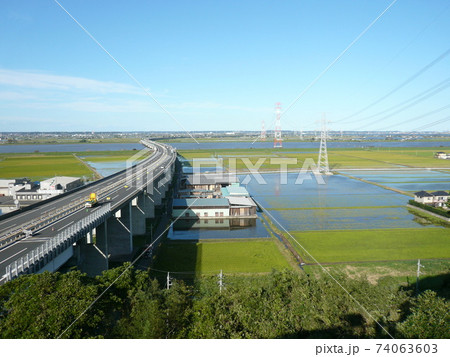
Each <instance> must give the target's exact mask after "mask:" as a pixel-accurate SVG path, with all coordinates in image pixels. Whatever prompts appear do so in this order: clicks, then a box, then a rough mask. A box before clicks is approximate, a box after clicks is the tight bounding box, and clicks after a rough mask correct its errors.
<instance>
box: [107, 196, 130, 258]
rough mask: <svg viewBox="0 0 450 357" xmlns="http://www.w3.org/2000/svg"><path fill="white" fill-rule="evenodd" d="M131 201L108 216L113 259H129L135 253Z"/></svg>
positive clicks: (110, 250)
mask: <svg viewBox="0 0 450 357" xmlns="http://www.w3.org/2000/svg"><path fill="white" fill-rule="evenodd" d="M132 219H133V218H132V213H131V202H129V203H128V204H126V205H125V206H123V207H122V208H121V209H120V210H119V211H117V212H116V213H115V214H114V215H112V216H111V217H110V218H108V232H107V234H108V243H109V252H110V254H111V259H112V260H115V261H127V260H129V258H130V256H131V254H132V253H133V229H132Z"/></svg>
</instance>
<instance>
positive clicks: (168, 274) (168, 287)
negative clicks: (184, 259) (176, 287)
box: [166, 272, 172, 290]
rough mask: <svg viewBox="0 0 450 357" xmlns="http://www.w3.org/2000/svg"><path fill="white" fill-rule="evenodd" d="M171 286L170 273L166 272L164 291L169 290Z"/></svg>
mask: <svg viewBox="0 0 450 357" xmlns="http://www.w3.org/2000/svg"><path fill="white" fill-rule="evenodd" d="M171 286H172V279H171V278H170V273H169V272H167V282H166V289H167V290H169V289H170V287H171Z"/></svg>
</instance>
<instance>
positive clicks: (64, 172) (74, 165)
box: [0, 153, 92, 180]
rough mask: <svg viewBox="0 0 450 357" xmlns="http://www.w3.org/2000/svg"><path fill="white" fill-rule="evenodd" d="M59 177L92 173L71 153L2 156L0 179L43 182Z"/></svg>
mask: <svg viewBox="0 0 450 357" xmlns="http://www.w3.org/2000/svg"><path fill="white" fill-rule="evenodd" d="M55 175H58V176H76V177H81V176H90V175H92V171H91V170H90V169H89V168H88V167H87V166H86V165H85V164H83V163H82V162H80V160H79V159H77V158H76V157H75V156H74V155H72V154H71V153H61V154H59V153H45V154H44V153H39V154H37V153H35V154H5V155H0V178H5V179H7V178H22V177H27V178H30V179H31V180H42V179H47V178H50V177H53V176H55Z"/></svg>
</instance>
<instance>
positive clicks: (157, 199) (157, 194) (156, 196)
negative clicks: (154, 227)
mask: <svg viewBox="0 0 450 357" xmlns="http://www.w3.org/2000/svg"><path fill="white" fill-rule="evenodd" d="M157 187H158V185H155V187H154V188H153V192H152V199H153V201H154V203H155V206H159V205H160V204H161V200H162V195H161V187H158V188H157Z"/></svg>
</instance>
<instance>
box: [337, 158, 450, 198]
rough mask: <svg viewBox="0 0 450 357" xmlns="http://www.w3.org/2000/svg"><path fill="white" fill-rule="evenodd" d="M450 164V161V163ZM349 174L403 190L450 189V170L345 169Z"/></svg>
mask: <svg viewBox="0 0 450 357" xmlns="http://www.w3.org/2000/svg"><path fill="white" fill-rule="evenodd" d="M449 165H450V163H449ZM342 173H346V174H348V175H351V176H354V177H357V178H361V179H364V180H367V181H371V182H375V183H379V184H381V185H385V186H388V187H392V188H395V189H398V190H402V191H412V192H417V191H422V190H423V191H438V190H444V191H448V190H450V172H445V171H437V170H398V171H345V170H343V171H342Z"/></svg>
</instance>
